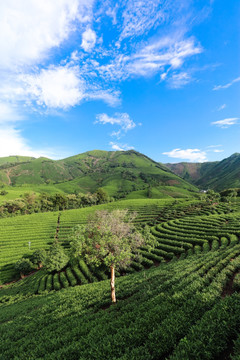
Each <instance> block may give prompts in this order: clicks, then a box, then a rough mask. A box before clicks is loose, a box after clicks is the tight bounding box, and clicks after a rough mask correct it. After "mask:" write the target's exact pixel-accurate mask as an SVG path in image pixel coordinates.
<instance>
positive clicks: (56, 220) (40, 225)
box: [0, 199, 229, 284]
mask: <svg viewBox="0 0 240 360" xmlns="http://www.w3.org/2000/svg"><path fill="white" fill-rule="evenodd" d="M116 208H118V209H124V208H125V209H126V208H127V209H129V211H133V212H137V214H138V216H137V218H136V220H135V223H136V225H144V224H149V225H153V224H158V223H162V222H163V221H166V220H168V219H175V218H178V217H179V218H181V217H184V216H195V215H206V214H222V213H227V212H228V211H229V209H228V205H225V204H223V203H220V204H218V205H214V206H212V205H209V204H207V203H199V202H197V201H196V200H177V201H176V200H175V201H174V200H173V199H170V200H168V199H161V200H158V199H157V200H156V199H136V200H122V201H116V202H113V203H110V204H104V205H98V206H92V207H88V208H81V209H76V210H66V211H63V212H61V213H59V212H48V213H38V214H31V215H24V216H16V217H11V218H5V219H0V249H1V252H0V284H4V283H5V282H8V281H11V280H13V278H14V277H15V276H16V274H15V272H14V264H15V262H16V261H17V260H18V259H20V258H21V257H22V256H29V255H31V254H32V252H33V251H34V250H36V249H39V248H45V249H48V247H49V246H50V245H51V243H52V242H53V240H54V238H55V237H56V236H57V237H58V240H59V241H60V242H61V243H62V245H63V246H64V247H65V248H68V245H69V242H68V238H69V235H70V234H71V230H72V228H73V227H74V226H75V225H77V224H84V223H85V222H86V220H87V217H88V216H89V214H91V213H93V212H94V211H96V210H103V209H109V210H113V209H116ZM153 233H154V230H153ZM154 235H155V233H154ZM143 251H144V250H143ZM156 251H157V250H156ZM170 253H172V252H171V251H170ZM143 255H144V253H143ZM145 255H146V256H147V257H148V259H149V261H150V263H151V261H153V260H156V261H161V260H162V255H166V254H165V252H163V253H161V252H160V250H159V251H158V254H155V255H149V254H146V253H145ZM149 256H150V258H149ZM158 256H160V257H159V258H158ZM164 257H166V258H171V257H172V255H171V254H170V255H166V256H164ZM149 261H148V260H146V262H148V263H149ZM136 266H137V267H138V268H139V269H141V265H140V266H138V265H136Z"/></svg>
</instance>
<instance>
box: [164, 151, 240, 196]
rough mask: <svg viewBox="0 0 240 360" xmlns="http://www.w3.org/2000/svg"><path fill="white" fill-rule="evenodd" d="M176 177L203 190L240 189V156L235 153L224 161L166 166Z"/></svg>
mask: <svg viewBox="0 0 240 360" xmlns="http://www.w3.org/2000/svg"><path fill="white" fill-rule="evenodd" d="M165 165H166V167H168V168H169V169H170V170H172V171H173V172H174V173H175V174H176V175H178V176H181V177H182V178H183V179H184V180H186V181H189V182H191V183H192V184H194V185H196V186H198V187H199V188H201V189H208V188H210V189H213V190H216V191H221V190H224V189H228V188H239V187H240V154H239V153H235V154H233V155H231V156H230V157H228V158H226V159H223V160H222V161H214V162H204V163H187V162H181V163H176V164H165Z"/></svg>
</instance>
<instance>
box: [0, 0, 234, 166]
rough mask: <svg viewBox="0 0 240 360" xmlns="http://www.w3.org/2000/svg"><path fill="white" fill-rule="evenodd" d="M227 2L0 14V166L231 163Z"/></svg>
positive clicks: (66, 3)
mask: <svg viewBox="0 0 240 360" xmlns="http://www.w3.org/2000/svg"><path fill="white" fill-rule="evenodd" d="M239 16H240V4H239V2H238V1H235V0H229V1H225V0H215V1H213V0H209V1H208V0H204V1H203V0H197V1H196V0H195V1H191V0H149V1H144V0H141V1H140V0H121V1H113V0H105V1H97V0H51V1H47V0H44V1H38V0H23V1H18V0H7V1H2V2H1V3H0V49H1V57H0V156H8V155H27V156H34V157H39V156H47V157H50V158H53V159H59V158H64V157H67V156H71V155H75V154H78V153H82V152H85V151H88V150H93V149H102V150H128V149H135V150H137V151H139V152H142V153H144V154H146V155H148V156H149V157H151V158H153V159H154V160H156V161H161V162H165V163H166V162H179V161H194V162H195V161H201V162H202V161H213V160H221V159H223V158H225V157H228V156H230V155H231V154H232V153H234V152H240V147H239V143H240V142H239V140H240V102H239V95H240V66H239V62H240V31H239V26H240V25H239V21H238V19H239Z"/></svg>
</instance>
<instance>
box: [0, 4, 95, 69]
mask: <svg viewBox="0 0 240 360" xmlns="http://www.w3.org/2000/svg"><path fill="white" fill-rule="evenodd" d="M93 2H94V0H71V1H69V0H51V1H36V0H22V1H18V0H8V1H1V2H0V34H1V36H0V49H1V57H0V67H3V68H8V69H9V68H10V69H12V68H18V67H19V66H24V65H31V64H34V63H39V62H40V61H41V60H42V59H43V58H45V57H46V56H47V55H48V53H49V51H50V50H51V49H52V48H54V47H58V46H59V45H60V44H61V43H62V42H63V41H64V40H66V39H67V38H68V37H69V35H70V33H71V32H72V31H75V30H76V28H79V25H80V24H85V23H88V22H89V21H90V20H91V18H92V4H93Z"/></svg>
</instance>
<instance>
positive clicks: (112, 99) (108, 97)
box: [85, 86, 121, 107]
mask: <svg viewBox="0 0 240 360" xmlns="http://www.w3.org/2000/svg"><path fill="white" fill-rule="evenodd" d="M85 98H86V99H88V100H103V101H104V102H105V103H107V104H108V105H110V106H112V107H115V106H117V105H120V103H121V99H120V91H117V90H111V89H108V90H104V89H101V88H98V87H97V86H95V87H92V86H90V88H89V89H88V92H87V94H86V95H85Z"/></svg>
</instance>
